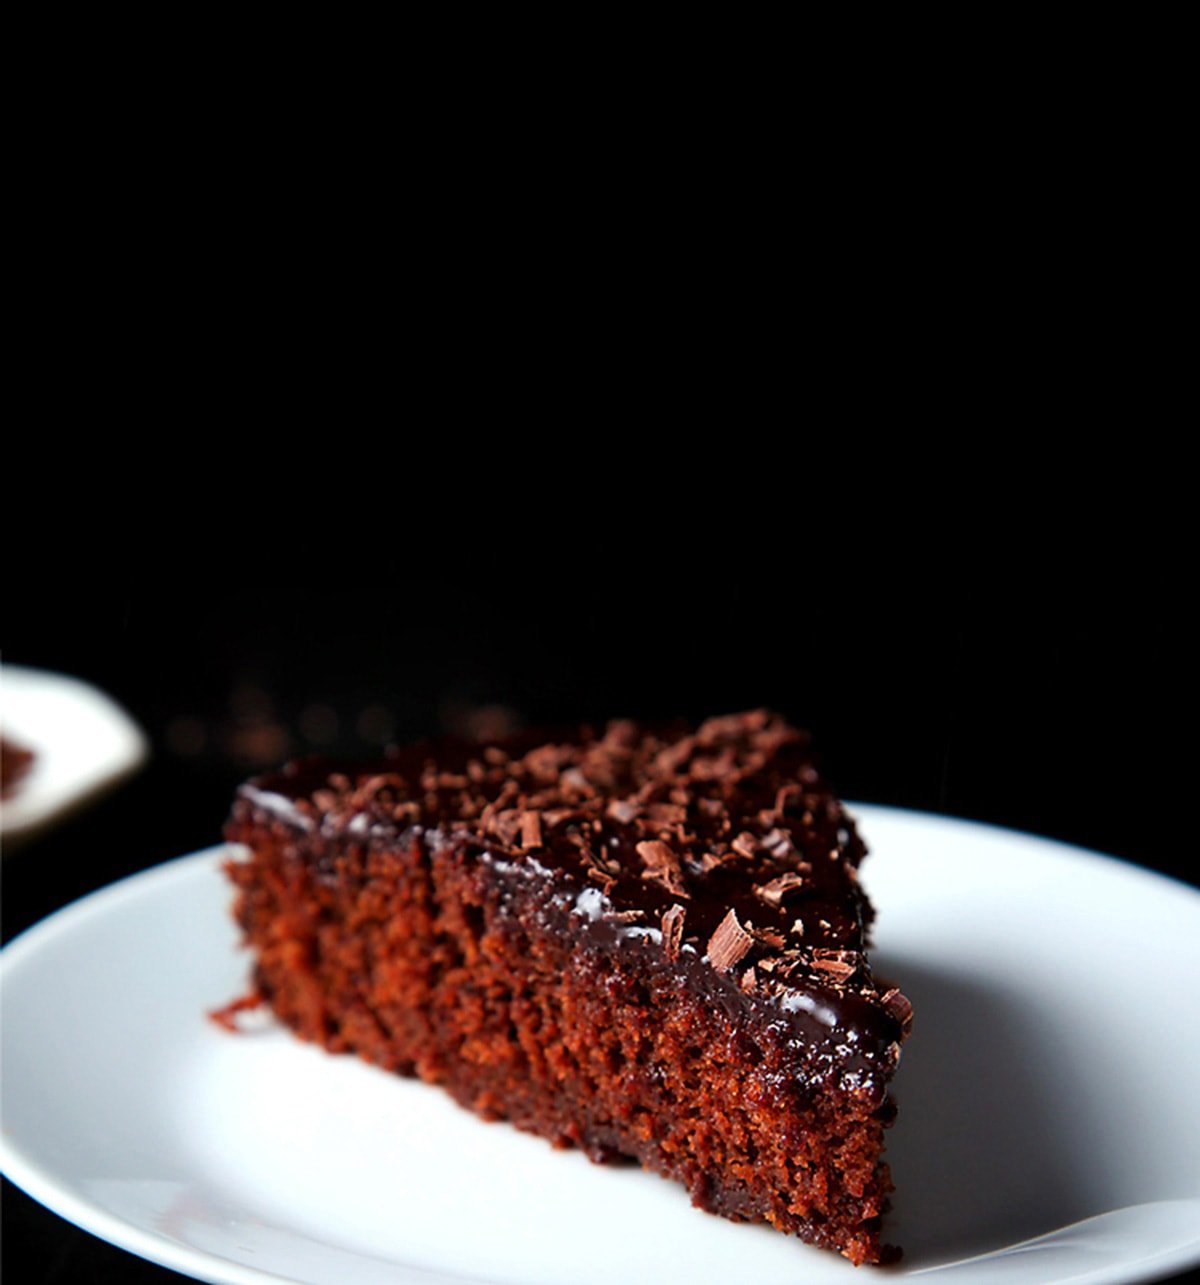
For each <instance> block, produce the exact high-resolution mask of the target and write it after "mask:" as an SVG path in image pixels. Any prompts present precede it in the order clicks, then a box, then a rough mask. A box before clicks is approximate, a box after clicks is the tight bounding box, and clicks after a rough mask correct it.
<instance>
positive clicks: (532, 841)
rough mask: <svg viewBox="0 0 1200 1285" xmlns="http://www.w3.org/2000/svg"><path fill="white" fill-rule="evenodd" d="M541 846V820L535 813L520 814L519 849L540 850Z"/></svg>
mask: <svg viewBox="0 0 1200 1285" xmlns="http://www.w3.org/2000/svg"><path fill="white" fill-rule="evenodd" d="M541 846H542V818H541V816H540V814H539V813H537V812H522V813H521V847H523V848H540V847H541Z"/></svg>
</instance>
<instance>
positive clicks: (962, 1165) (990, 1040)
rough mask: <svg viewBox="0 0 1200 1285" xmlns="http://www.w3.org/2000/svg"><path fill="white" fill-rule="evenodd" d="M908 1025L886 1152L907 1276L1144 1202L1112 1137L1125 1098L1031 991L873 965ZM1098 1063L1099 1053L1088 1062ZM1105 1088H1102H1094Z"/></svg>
mask: <svg viewBox="0 0 1200 1285" xmlns="http://www.w3.org/2000/svg"><path fill="white" fill-rule="evenodd" d="M875 963H876V969H877V971H878V972H879V973H880V974H881V975H882V976H887V977H895V978H898V979H900V981H901V985H902V986H903V989H904V992H905V994H907V995H908V996H909V998H910V999H911V1000H912V1003H913V1008H914V1010H915V1013H916V1019H915V1022H914V1029H913V1034H912V1037H911V1039H910V1040H909V1041H908V1043H907V1044H906V1046H905V1050H904V1057H903V1061H902V1064H901V1067H900V1071H899V1073H898V1075H897V1078H896V1081H895V1085H894V1089H895V1098H896V1102H897V1105H898V1106H899V1110H900V1115H899V1119H898V1120H897V1123H896V1125H895V1127H894V1128H893V1129H892V1130H891V1132H890V1137H889V1139H888V1150H887V1155H888V1160H889V1162H890V1163H891V1167H892V1177H893V1181H894V1182H895V1184H896V1193H895V1195H894V1196H893V1201H894V1209H893V1212H892V1214H891V1216H890V1217H889V1220H888V1226H887V1234H888V1238H889V1239H893V1240H894V1241H895V1242H896V1243H898V1244H900V1245H903V1246H904V1259H903V1266H904V1267H905V1268H906V1269H907V1270H909V1271H915V1270H919V1269H921V1268H927V1267H930V1266H932V1265H934V1264H935V1263H946V1262H952V1261H954V1260H957V1259H962V1258H965V1257H970V1256H974V1255H978V1254H985V1253H989V1252H991V1251H995V1250H997V1249H1001V1248H1003V1247H1005V1246H1010V1245H1013V1244H1016V1243H1018V1242H1021V1241H1025V1240H1029V1239H1032V1238H1034V1237H1037V1236H1042V1235H1045V1234H1046V1233H1048V1232H1052V1231H1055V1230H1056V1229H1058V1228H1061V1227H1065V1226H1067V1225H1069V1224H1072V1223H1076V1222H1078V1221H1080V1220H1081V1219H1085V1218H1089V1217H1092V1216H1094V1215H1097V1214H1102V1213H1105V1212H1106V1211H1108V1210H1112V1209H1115V1208H1119V1207H1120V1206H1122V1205H1126V1204H1130V1203H1134V1202H1136V1201H1138V1200H1144V1199H1145V1198H1146V1193H1141V1194H1139V1193H1137V1192H1131V1191H1130V1190H1128V1187H1129V1180H1128V1178H1126V1177H1123V1174H1122V1158H1123V1157H1122V1143H1123V1142H1124V1143H1126V1144H1127V1141H1128V1133H1127V1131H1126V1130H1124V1129H1121V1128H1116V1129H1114V1128H1113V1127H1112V1125H1111V1118H1112V1113H1113V1112H1120V1111H1121V1110H1122V1104H1121V1101H1120V1098H1119V1096H1118V1095H1119V1093H1120V1088H1119V1086H1110V1085H1108V1084H1107V1083H1106V1082H1105V1081H1104V1079H1103V1076H1098V1075H1097V1073H1096V1068H1095V1066H1093V1065H1088V1064H1087V1061H1086V1059H1087V1058H1088V1056H1089V1051H1086V1050H1085V1051H1083V1052H1080V1051H1079V1050H1077V1049H1072V1048H1071V1047H1068V1046H1067V1045H1066V1042H1065V1041H1064V1040H1063V1039H1062V1038H1061V1035H1059V1034H1058V1032H1056V1030H1055V1029H1054V1023H1053V1020H1052V1016H1051V1014H1050V1013H1049V1012H1048V1011H1044V1012H1039V1011H1038V1010H1037V1009H1036V1008H1035V1007H1032V1006H1031V1002H1030V997H1029V992H1028V990H1026V991H1025V992H1018V991H1017V990H1016V989H1014V990H1012V991H1011V992H1009V991H1005V990H1002V989H999V988H997V987H995V985H994V984H993V983H991V982H985V981H983V980H981V979H979V978H975V977H971V976H966V977H954V978H950V977H945V976H942V975H939V974H936V973H933V972H931V971H929V970H928V968H926V967H923V966H922V965H920V964H918V963H915V962H913V961H908V960H905V959H904V958H901V957H895V956H892V957H888V956H887V955H886V954H884V953H882V952H880V954H879V956H878V957H877V958H876V960H875ZM1090 1056H1091V1059H1092V1060H1093V1061H1094V1051H1091V1054H1090ZM1097 1085H1099V1088H1097Z"/></svg>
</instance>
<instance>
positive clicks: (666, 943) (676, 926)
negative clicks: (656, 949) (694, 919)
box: [662, 906, 687, 959]
mask: <svg viewBox="0 0 1200 1285" xmlns="http://www.w3.org/2000/svg"><path fill="white" fill-rule="evenodd" d="M686 914H687V908H686V907H685V906H672V907H671V908H670V910H666V911H664V912H663V917H662V936H663V949H664V950H665V951H666V952H667V958H668V959H678V958H679V947H680V946H681V945H682V944H683V920H684V916H685V915H686Z"/></svg>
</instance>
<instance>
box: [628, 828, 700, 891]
mask: <svg viewBox="0 0 1200 1285" xmlns="http://www.w3.org/2000/svg"><path fill="white" fill-rule="evenodd" d="M637 854H638V856H639V857H641V859H642V861H643V862H644V864H645V866H646V868H645V870H643V871H642V878H643V879H652V880H654V882H655V883H661V884H662V886H663V887H664V888H665V889H666V890H667V891H668V892H669V893H671V894H673V895H674V896H676V897H688V896H690V894H689V893H688V891H687V888H686V887H685V886H684V882H683V871H682V870H681V869H680V865H679V857H678V856H677V855H676V854H675V852H674V850H673V849H672V848H671V847H670V846H669V845H668V844H666V843H663V841H662V840H661V839H643V840H642V842H641V843H639V844H638V845H637Z"/></svg>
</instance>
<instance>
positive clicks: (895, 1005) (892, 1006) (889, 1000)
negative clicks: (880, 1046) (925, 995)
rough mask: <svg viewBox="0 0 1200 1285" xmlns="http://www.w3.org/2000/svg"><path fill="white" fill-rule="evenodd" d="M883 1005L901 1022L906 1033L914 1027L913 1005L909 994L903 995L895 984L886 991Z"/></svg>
mask: <svg viewBox="0 0 1200 1285" xmlns="http://www.w3.org/2000/svg"><path fill="white" fill-rule="evenodd" d="M883 1007H884V1008H885V1009H886V1010H887V1012H888V1014H889V1015H890V1016H892V1017H894V1018H895V1019H896V1021H897V1022H899V1023H900V1029H901V1030H902V1031H903V1032H904V1033H905V1035H907V1034H908V1032H909V1031H910V1030H911V1029H912V1020H913V1006H912V1004H911V1003H910V1002H909V999H908V996H907V995H902V994H901V993H900V991H899V990H898V989H897V988H896V987H895V986H893V987H892V989H891V990H890V991H885V992H884V995H883Z"/></svg>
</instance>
